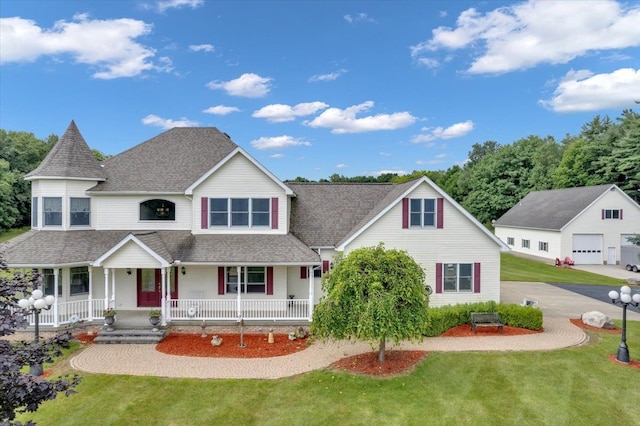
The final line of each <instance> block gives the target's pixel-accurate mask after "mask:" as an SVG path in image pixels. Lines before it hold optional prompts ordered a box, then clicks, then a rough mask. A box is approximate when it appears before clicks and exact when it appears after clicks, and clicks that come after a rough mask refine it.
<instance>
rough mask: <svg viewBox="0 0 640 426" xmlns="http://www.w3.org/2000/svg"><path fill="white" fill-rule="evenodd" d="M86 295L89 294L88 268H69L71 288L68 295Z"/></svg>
mask: <svg viewBox="0 0 640 426" xmlns="http://www.w3.org/2000/svg"><path fill="white" fill-rule="evenodd" d="M87 293H89V268H88V267H87V266H78V267H76V268H71V288H70V291H69V294H70V295H71V296H75V295H77V294H87Z"/></svg>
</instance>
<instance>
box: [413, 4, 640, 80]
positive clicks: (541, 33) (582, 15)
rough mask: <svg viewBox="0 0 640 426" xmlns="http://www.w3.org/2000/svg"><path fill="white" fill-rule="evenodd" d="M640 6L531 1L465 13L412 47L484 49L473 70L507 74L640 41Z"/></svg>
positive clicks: (421, 51) (425, 50)
mask: <svg viewBox="0 0 640 426" xmlns="http://www.w3.org/2000/svg"><path fill="white" fill-rule="evenodd" d="M638 22H640V6H638V5H637V4H636V5H634V6H623V5H622V4H621V3H618V2H615V1H589V2H580V1H536V0H529V1H526V2H523V3H518V4H515V5H511V6H505V7H499V8H497V9H494V10H492V11H490V12H487V13H481V12H478V11H477V10H476V9H473V8H471V9H467V10H466V11H464V12H462V13H461V14H460V15H459V16H458V19H457V21H456V27H455V28H453V29H452V28H450V27H438V28H436V29H435V30H433V31H432V34H433V37H432V38H431V39H430V40H427V41H424V42H422V43H419V44H417V45H415V46H412V47H411V55H412V56H413V57H414V59H418V58H419V57H421V56H422V55H423V54H425V53H429V52H431V53H432V52H435V51H438V50H441V49H444V50H447V51H450V50H455V49H463V48H472V49H474V51H477V50H475V49H478V50H479V51H480V55H479V56H477V57H476V58H475V59H474V60H473V63H472V65H471V67H470V68H469V69H468V71H469V72H470V73H504V72H509V71H514V70H522V69H527V68H532V67H534V66H536V65H539V64H542V63H550V64H564V63H567V62H569V61H571V60H572V59H574V58H576V57H578V56H582V55H585V54H587V53H588V52H593V51H603V50H610V49H624V48H628V47H633V46H640V25H638Z"/></svg>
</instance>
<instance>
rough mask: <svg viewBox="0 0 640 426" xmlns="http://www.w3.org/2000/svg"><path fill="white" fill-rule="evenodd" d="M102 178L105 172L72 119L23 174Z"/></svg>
mask: <svg viewBox="0 0 640 426" xmlns="http://www.w3.org/2000/svg"><path fill="white" fill-rule="evenodd" d="M31 177H64V178H81V179H92V180H104V179H105V178H106V173H105V172H104V170H103V169H102V167H100V163H99V162H98V160H96V158H95V156H94V155H93V152H91V149H90V148H89V146H88V145H87V142H85V140H84V138H83V137H82V135H81V134H80V131H79V130H78V127H77V126H76V123H75V122H74V121H71V123H70V124H69V127H68V128H67V130H66V131H65V132H64V134H63V135H62V137H61V138H60V139H59V140H58V142H56V144H55V145H54V146H53V148H51V151H49V153H48V154H47V156H46V157H45V158H44V160H42V162H41V163H40V165H39V166H38V167H37V168H36V169H35V170H33V171H32V172H29V173H27V174H26V175H25V178H31Z"/></svg>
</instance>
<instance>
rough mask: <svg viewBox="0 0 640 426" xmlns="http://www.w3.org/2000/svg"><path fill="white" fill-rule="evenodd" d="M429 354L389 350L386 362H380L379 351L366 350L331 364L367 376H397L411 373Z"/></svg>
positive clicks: (386, 354) (386, 353) (336, 367)
mask: <svg viewBox="0 0 640 426" xmlns="http://www.w3.org/2000/svg"><path fill="white" fill-rule="evenodd" d="M427 355H428V352H426V351H400V350H387V351H385V360H384V362H378V351H375V352H366V353H363V354H359V355H353V356H349V357H346V358H342V359H340V360H338V361H336V362H334V363H333V364H331V366H332V367H333V368H335V369H338V370H346V371H348V372H351V373H358V374H362V375H366V376H375V377H396V376H400V375H407V374H409V373H411V372H412V371H413V370H414V369H415V368H416V366H417V365H418V364H419V363H420V362H421V361H422V360H423V359H425V358H426V357H427Z"/></svg>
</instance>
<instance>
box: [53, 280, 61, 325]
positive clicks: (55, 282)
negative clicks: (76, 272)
mask: <svg viewBox="0 0 640 426" xmlns="http://www.w3.org/2000/svg"><path fill="white" fill-rule="evenodd" d="M58 275H60V268H53V297H55V298H56V300H55V303H54V304H53V326H54V327H57V326H58V325H60V324H59V321H58V298H59V297H60V294H58V284H59V280H58Z"/></svg>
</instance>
